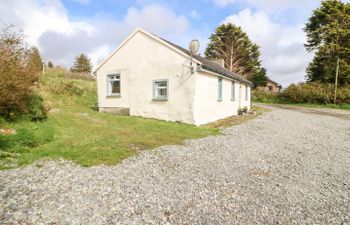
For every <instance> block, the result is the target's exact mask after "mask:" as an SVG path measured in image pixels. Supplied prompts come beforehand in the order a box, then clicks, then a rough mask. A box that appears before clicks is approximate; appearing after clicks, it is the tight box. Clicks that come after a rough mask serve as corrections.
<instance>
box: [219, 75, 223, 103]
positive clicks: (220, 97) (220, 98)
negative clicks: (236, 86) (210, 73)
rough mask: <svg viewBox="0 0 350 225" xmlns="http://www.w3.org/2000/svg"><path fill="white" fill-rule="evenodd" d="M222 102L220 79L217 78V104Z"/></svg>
mask: <svg viewBox="0 0 350 225" xmlns="http://www.w3.org/2000/svg"><path fill="white" fill-rule="evenodd" d="M221 101H222V77H218V102H221Z"/></svg>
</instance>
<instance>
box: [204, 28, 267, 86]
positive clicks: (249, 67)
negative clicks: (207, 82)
mask: <svg viewBox="0 0 350 225" xmlns="http://www.w3.org/2000/svg"><path fill="white" fill-rule="evenodd" d="M209 39H210V42H209V44H208V47H207V49H206V50H205V56H206V57H207V58H209V59H224V60H225V67H226V68H227V69H229V70H231V71H232V72H234V73H237V74H239V75H242V76H244V77H246V78H248V79H250V80H251V81H252V82H253V83H254V82H257V83H254V84H255V85H261V84H266V81H267V76H266V70H265V69H263V68H262V67H261V62H260V59H259V58H260V51H259V46H258V45H257V44H255V43H253V42H252V41H251V40H250V39H249V37H248V35H247V34H246V33H245V32H244V31H243V30H242V28H241V27H238V26H236V25H234V24H232V23H228V24H222V25H220V26H219V27H217V28H216V30H215V32H214V33H213V34H212V35H211V36H210V38H209Z"/></svg>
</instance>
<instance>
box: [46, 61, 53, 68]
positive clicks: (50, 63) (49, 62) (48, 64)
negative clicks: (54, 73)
mask: <svg viewBox="0 0 350 225" xmlns="http://www.w3.org/2000/svg"><path fill="white" fill-rule="evenodd" d="M47 67H49V68H50V69H52V68H53V67H54V65H53V63H52V62H51V61H48V62H47Z"/></svg>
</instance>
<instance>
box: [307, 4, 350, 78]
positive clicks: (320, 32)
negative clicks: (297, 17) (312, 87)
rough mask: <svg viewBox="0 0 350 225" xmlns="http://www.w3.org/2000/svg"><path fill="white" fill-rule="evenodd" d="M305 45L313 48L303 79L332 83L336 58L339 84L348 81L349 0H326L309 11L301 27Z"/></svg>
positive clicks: (349, 44) (349, 71)
mask: <svg viewBox="0 0 350 225" xmlns="http://www.w3.org/2000/svg"><path fill="white" fill-rule="evenodd" d="M304 30H305V32H306V35H307V43H306V44H305V47H306V49H307V50H308V51H309V52H315V56H314V59H313V60H312V62H311V63H310V64H309V66H308V68H307V80H308V81H310V82H313V81H319V82H323V83H334V81H335V73H336V71H335V70H336V64H337V60H338V58H339V59H340V73H339V84H340V85H345V84H348V83H350V3H343V2H342V1H340V0H326V1H323V2H322V3H321V6H320V7H319V8H317V9H316V10H314V11H313V14H312V16H311V17H310V18H309V20H308V22H307V23H306V25H305V28H304Z"/></svg>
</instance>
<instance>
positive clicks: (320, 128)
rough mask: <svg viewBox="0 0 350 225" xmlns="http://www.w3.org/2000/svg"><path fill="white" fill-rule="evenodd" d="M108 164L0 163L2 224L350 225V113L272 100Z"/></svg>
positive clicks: (0, 219)
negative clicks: (212, 128)
mask: <svg viewBox="0 0 350 225" xmlns="http://www.w3.org/2000/svg"><path fill="white" fill-rule="evenodd" d="M271 109H272V111H271V112H269V113H266V114H265V115H264V116H261V117H259V118H258V119H255V120H252V121H249V122H247V123H245V124H242V125H239V126H234V127H230V128H227V129H225V130H224V134H222V135H217V136H211V137H207V138H203V139H198V140H190V141H186V144H185V145H183V146H163V147H160V148H158V149H156V150H152V151H145V152H142V153H141V154H140V155H139V156H136V157H132V158H129V159H126V160H124V161H123V162H122V163H121V164H119V165H116V166H112V167H108V166H96V167H90V168H83V167H80V166H77V165H75V164H73V163H71V162H67V161H46V162H40V163H41V164H42V167H39V168H38V167H37V166H35V165H31V166H27V167H24V168H20V169H13V170H7V171H1V172H0V224H349V223H350V218H349V215H350V213H349V212H350V120H349V119H346V118H345V117H344V118H340V117H334V116H330V115H320V114H315V113H307V112H297V111H293V110H288V109H277V108H271Z"/></svg>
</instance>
